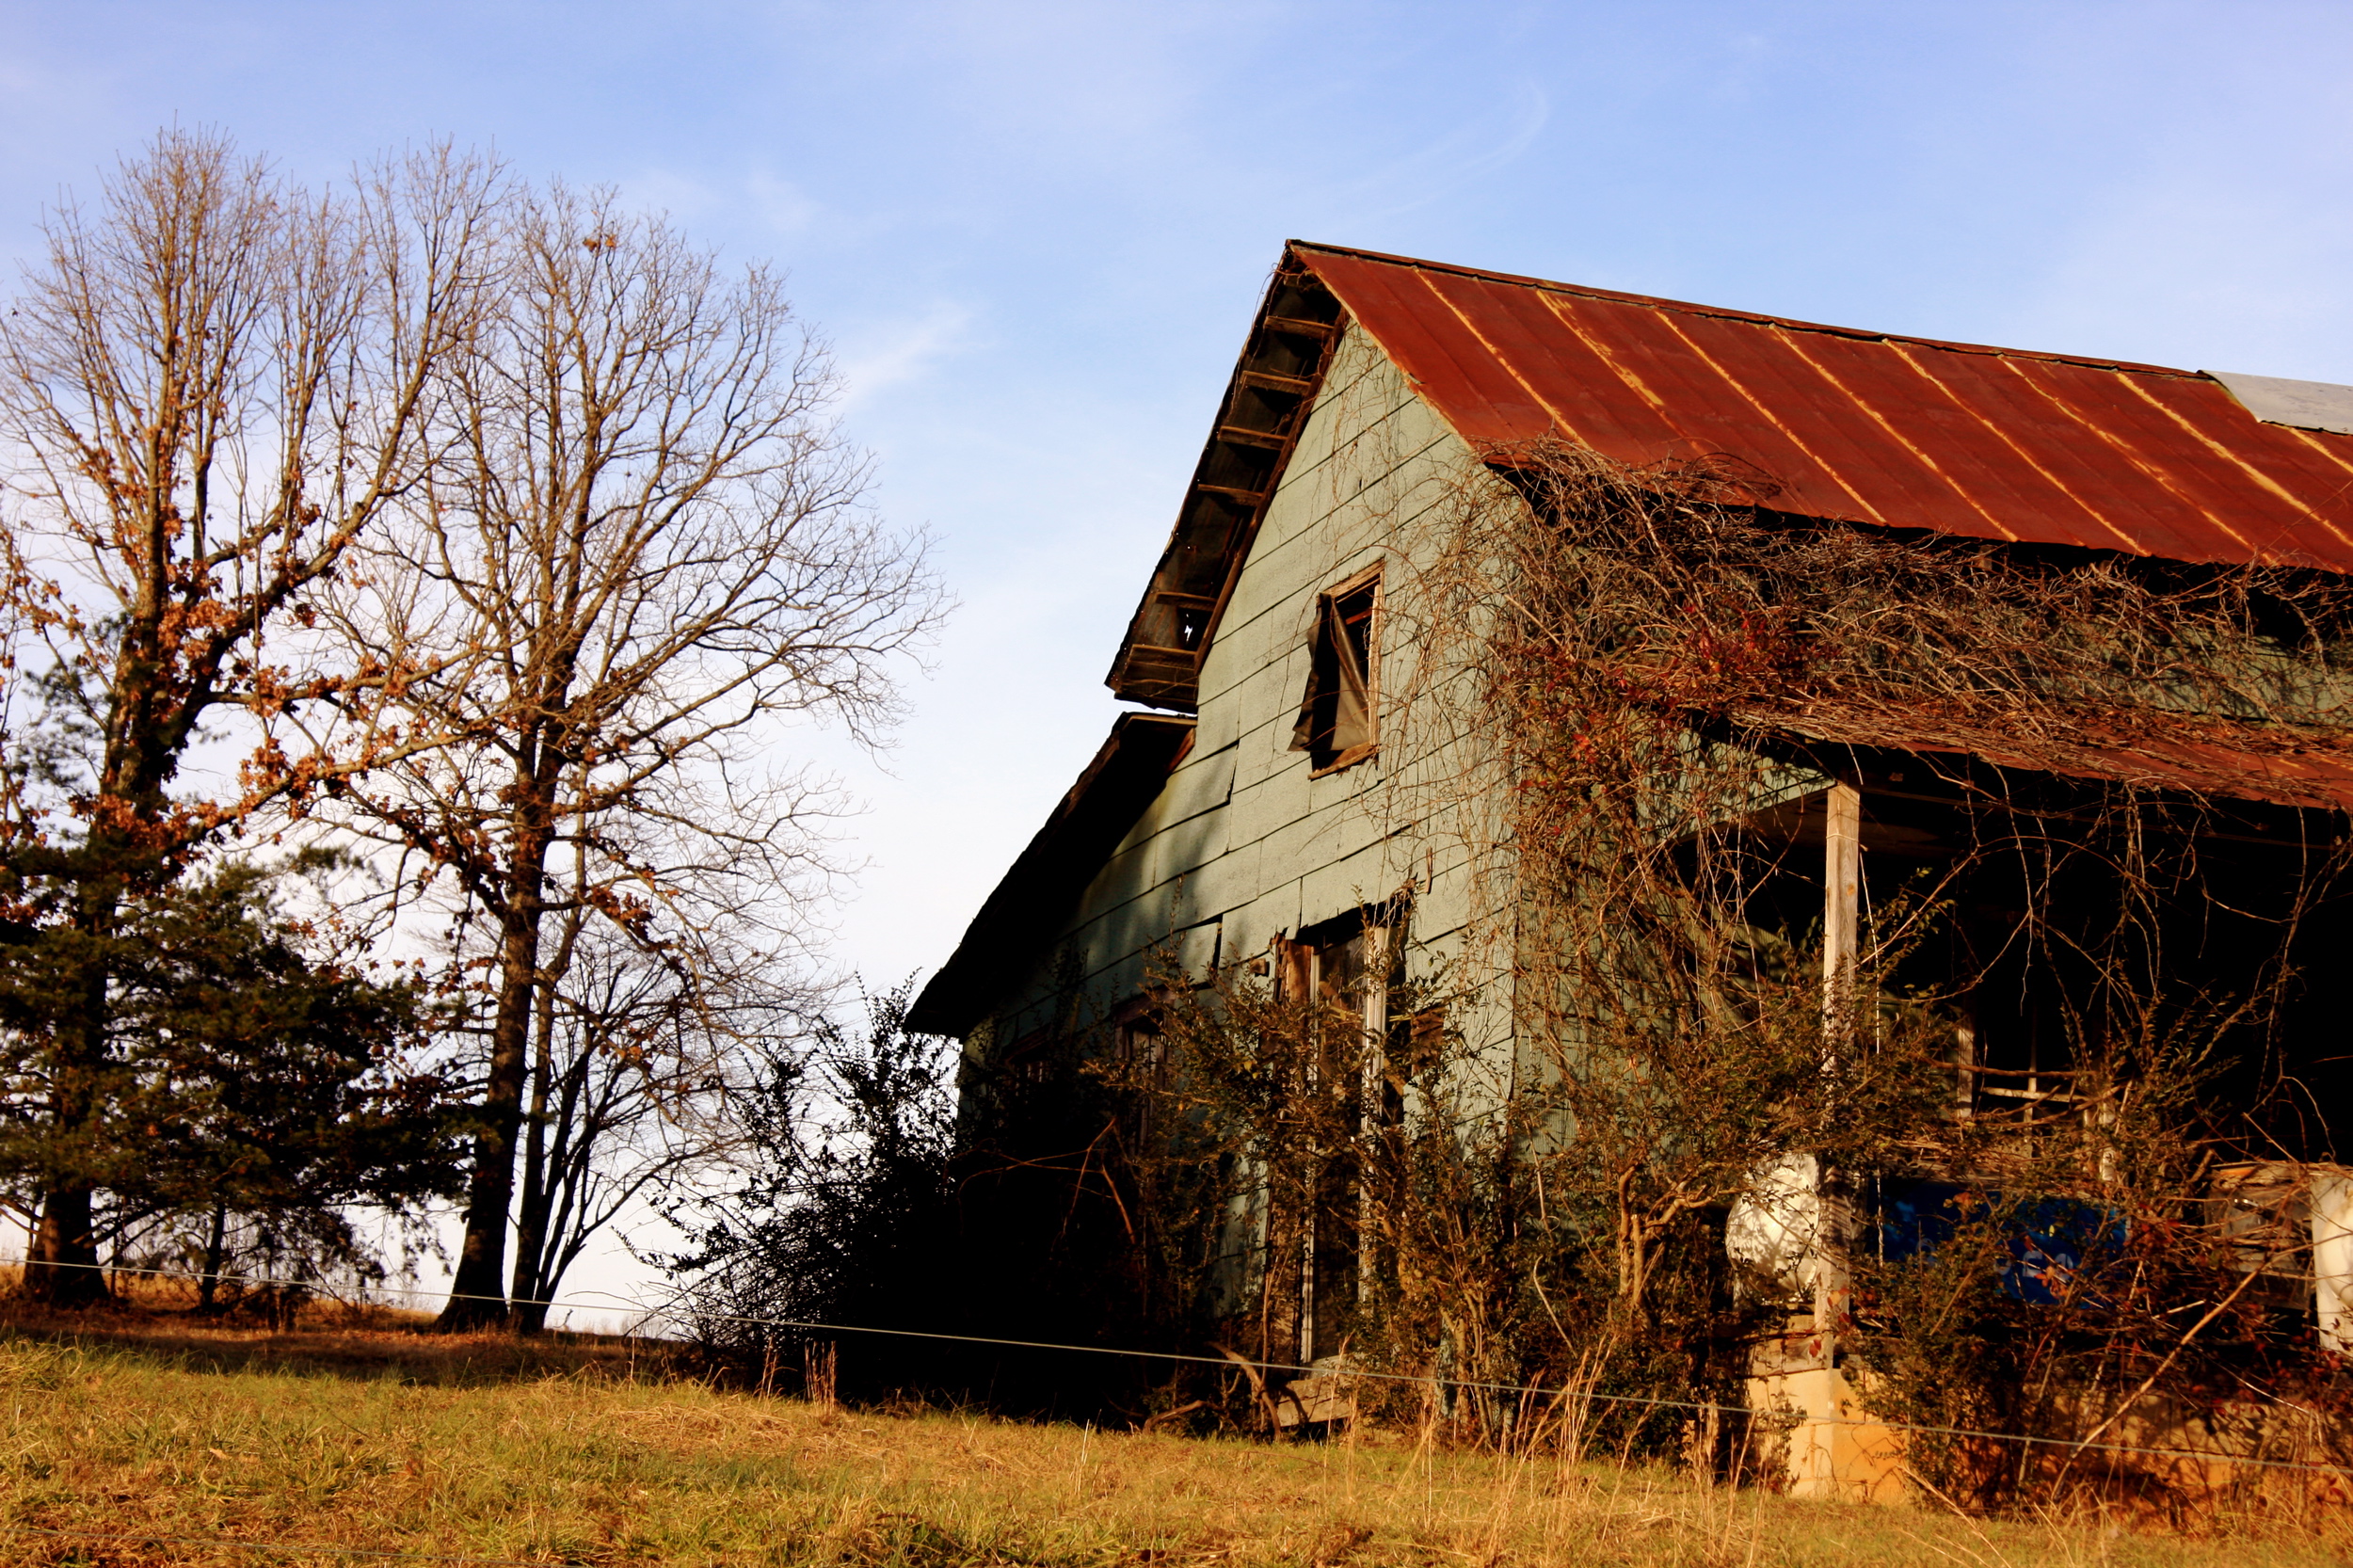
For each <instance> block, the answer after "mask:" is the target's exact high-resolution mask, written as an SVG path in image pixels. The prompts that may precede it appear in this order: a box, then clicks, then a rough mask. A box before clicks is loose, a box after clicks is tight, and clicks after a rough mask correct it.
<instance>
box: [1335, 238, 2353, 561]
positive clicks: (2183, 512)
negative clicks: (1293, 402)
mask: <svg viewBox="0 0 2353 1568" xmlns="http://www.w3.org/2000/svg"><path fill="white" fill-rule="evenodd" d="M1291 253H1292V255H1293V256H1295V257H1296V258H1297V259H1298V261H1299V262H1300V263H1302V264H1305V266H1306V267H1307V268H1308V269H1310V270H1311V271H1313V272H1314V274H1315V276H1316V277H1317V279H1318V280H1321V282H1322V283H1323V284H1324V286H1325V287H1327V288H1329V289H1330V290H1331V291H1332V292H1333V294H1335V295H1336V296H1338V298H1339V300H1340V303H1341V304H1342V305H1343V306H1344V307H1345V308H1346V309H1347V311H1348V312H1349V314H1350V315H1352V316H1353V317H1354V318H1355V320H1356V321H1357V323H1358V324H1359V325H1360V326H1362V327H1363V328H1365V329H1366V330H1367V331H1368V332H1369V333H1370V334H1371V335H1372V336H1373V337H1374V338H1375V339H1376V340H1378V341H1379V342H1380V344H1381V345H1382V346H1383V347H1384V348H1385V349H1386V350H1387V351H1388V354H1389V356H1390V358H1391V359H1393V360H1395V361H1396V362H1397V364H1398V366H1399V368H1401V370H1403V371H1404V372H1405V373H1406V375H1407V376H1410V377H1412V378H1413V380H1414V382H1415V385H1416V387H1417V390H1418V391H1419V392H1420V393H1421V395H1422V396H1423V397H1424V398H1426V399H1427V400H1428V401H1429V402H1430V404H1431V405H1432V406H1433V407H1434V408H1436V409H1437V410H1438V411H1439V412H1440V413H1442V414H1443V415H1445V417H1446V419H1447V420H1448V422H1449V424H1452V425H1453V426H1454V428H1455V430H1456V432H1457V433H1459V434H1460V435H1461V436H1463V438H1464V439H1465V440H1467V441H1469V442H1470V443H1471V444H1472V446H1473V447H1474V448H1488V447H1497V446H1506V445H1510V444H1513V443H1515V442H1520V441H1525V440H1529V439H1531V438H1535V437H1540V436H1546V435H1554V436H1561V437H1565V438H1566V439H1568V440H1573V441H1576V442H1578V443H1580V444H1582V445H1584V446H1588V447H1591V448H1592V449H1593V450H1594V451H1597V452H1600V453H1602V454H1603V455H1605V456H1610V457H1615V458H1618V459H1620V460H1622V461H1625V462H1632V463H1647V462H1654V461H1657V460H1659V459H1661V458H1673V457H1696V456H1712V455H1717V454H1726V455H1730V456H1735V457H1737V458H1739V459H1741V460H1742V461H1743V462H1744V463H1748V464H1753V465H1754V466H1755V467H1757V468H1759V469H1762V470H1763V471H1764V472H1766V473H1767V474H1769V476H1770V477H1771V478H1773V479H1774V480H1776V481H1778V482H1779V483H1780V485H1781V486H1782V487H1783V488H1782V491H1781V494H1780V495H1779V496H1777V497H1776V498H1775V499H1774V502H1773V504H1774V505H1775V506H1777V507H1780V508H1783V509H1785V510H1789V511H1793V512H1801V513H1805V514H1807V515H1809V516H1813V517H1820V518H1830V519H1836V520H1845V521H1854V522H1865V523H1878V524H1882V525H1885V526H1889V527H1897V528H1927V529H1933V530H1936V531H1938V532H1940V533H1946V534H1961V535H1966V536H1972V537H1977V538H1988V539H2006V540H2011V541H2023V542H2032V543H2038V544H2056V545H2078V546H2083V547H2086V548H2089V549H2094V550H2115V551H2122V552H2129V553H2131V554H2135V555H2156V556H2164V557H2168V558H2169V559H2173V560H2179V561H2206V562H2264V563H2275V564H2281V565H2293V566H2306V567H2319V568H2327V569H2329V570H2331V571H2347V572H2353V436H2345V435H2329V434H2323V433H2320V432H2317V431H2312V430H2301V429H2291V428H2287V427H2285V426H2282V425H2278V424H2265V423H2263V422H2261V421H2260V420H2258V419H2257V418H2256V417H2255V416H2254V415H2253V414H2251V413H2249V411H2248V410H2247V408H2245V407H2243V406H2242V405H2241V404H2240V403H2239V402H2238V400H2237V399H2235V398H2233V396H2232V395H2231V393H2230V392H2229V391H2228V390H2227V389H2225V388H2224V386H2223V385H2222V383H2221V382H2219V381H2218V380H2216V379H2215V378H2214V377H2212V376H2206V375H2204V374H2202V373H2201V372H2197V371H2186V370H2169V369H2167V368H2165V367H2163V366H2160V365H2142V364H2132V363H2127V362H2124V361H2121V360H2097V359H2086V358H2082V357H2079V356H2073V355H2064V354H2042V353H2032V352H2027V351H2025V350H2019V349H2009V348H1989V347H1985V346H1982V345H1979V344H1954V343H1939V342H1935V341H1932V340H1929V339H1926V338H1908V337H1899V336H1896V335H1893V334H1889V333H1882V332H1865V331H1856V330H1852V329H1849V328H1841V327H1822V326H1817V325H1815V324H1813V323H1810V322H1801V321H1785V320H1783V319H1780V318H1778V317H1775V316H1765V315H1754V314H1751V313H1749V312H1742V311H1725V310H1716V309H1712V308H1710V307H1707V306H1703V305H1688V304H1683V303H1680V302H1678V301H1675V300H1669V299H1651V298H1645V297H1643V296H1639V295H1627V294H1613V293H1609V292H1607V291H1604V290H1600V289H1588V288H1577V287H1573V286H1570V285H1568V284H1562V283H1548V282H1544V281H1542V280H1537V279H1533V278H1514V277H1507V276H1502V275H1499V274H1495V273H1485V272H1474V271H1471V270H1468V269H1466V268H1463V267H1454V266H1443V265H1439V264H1434V263H1430V262H1417V261H1409V260H1406V259H1404V258H1401V257H1395V256H1382V255H1375V254H1372V253H1369V252H1367V251H1360V250H1343V249H1338V248H1331V247H1325V246H1310V245H1295V246H1294V247H1293V248H1292V251H1291Z"/></svg>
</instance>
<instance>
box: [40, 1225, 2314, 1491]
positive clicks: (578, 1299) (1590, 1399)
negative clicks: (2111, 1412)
mask: <svg viewBox="0 0 2353 1568" xmlns="http://www.w3.org/2000/svg"><path fill="white" fill-rule="evenodd" d="M40 1267H42V1268H45V1269H94V1270H97V1271H98V1272H102V1273H116V1274H131V1275H136V1276H139V1277H143V1278H149V1279H170V1280H180V1281H183V1282H185V1283H188V1284H198V1283H201V1281H202V1280H203V1279H204V1278H205V1277H206V1276H205V1275H203V1274H200V1273H192V1272H186V1271H182V1270H172V1269H139V1268H131V1267H126V1266H117V1265H114V1264H107V1263H49V1262H44V1263H42V1264H41V1265H40ZM210 1277H211V1278H212V1279H213V1280H214V1281H215V1282H216V1283H217V1284H222V1285H232V1284H233V1285H248V1286H265V1287H270V1288H296V1289H303V1290H314V1291H322V1292H323V1293H324V1292H325V1288H324V1286H323V1285H322V1283H321V1282H320V1281H316V1280H288V1279H276V1278H272V1277H270V1276H268V1275H263V1274H225V1273H224V1274H215V1275H212V1276H210ZM376 1290H377V1291H378V1292H379V1293H381V1294H384V1295H390V1296H401V1297H410V1298H413V1297H418V1296H432V1297H436V1298H439V1299H440V1300H443V1301H473V1302H496V1303H499V1304H502V1305H505V1306H508V1307H517V1306H543V1307H546V1308H548V1309H549V1310H551V1311H552V1310H555V1309H557V1308H564V1309H567V1310H570V1311H583V1312H612V1311H618V1312H621V1313H623V1314H625V1315H626V1314H631V1313H633V1314H635V1315H636V1320H637V1323H638V1325H639V1326H640V1327H641V1328H642V1327H643V1326H645V1325H647V1324H649V1323H652V1322H655V1321H657V1320H660V1319H661V1318H662V1317H663V1316H664V1312H665V1311H666V1310H667V1308H664V1307H661V1306H647V1305H645V1304H642V1303H634V1302H630V1301H627V1300H625V1299H624V1298H622V1297H619V1296H614V1295H609V1294H607V1293H606V1292H603V1291H590V1292H588V1293H587V1295H586V1296H572V1297H565V1296H551V1297H548V1298H546V1299H544V1300H539V1299H532V1298H522V1299H512V1300H510V1299H509V1298H507V1297H504V1296H489V1295H472V1294H467V1295H458V1294H454V1293H451V1292H448V1291H441V1290H426V1289H423V1288H415V1289H402V1288H397V1287H376ZM597 1298H601V1303H600V1301H599V1300H598V1299H597ZM333 1299H335V1300H338V1301H341V1300H342V1298H340V1297H335V1298H333ZM369 1304H375V1303H369ZM698 1316H701V1317H703V1318H705V1319H707V1320H711V1321H714V1322H725V1323H742V1324H746V1325H750V1326H753V1327H760V1328H780V1329H789V1330H792V1331H793V1332H795V1333H801V1334H867V1335H877V1336H889V1337H894V1338H901V1339H927V1340H937V1341H945V1342H950V1343H955V1344H965V1345H994V1346H998V1347H1000V1348H1001V1349H1008V1350H1025V1351H1055V1352H1067V1353H1073V1354H1079V1355H1110V1356H1126V1357H1131V1358H1135V1359H1140V1360H1146V1361H1169V1362H1178V1363H1182V1364H1185V1365H1189V1366H1203V1367H1237V1368H1241V1367H1246V1368H1251V1369H1253V1370H1255V1371H1258V1372H1288V1373H1305V1374H1307V1375H1309V1376H1319V1375H1321V1376H1329V1377H1335V1378H1337V1379H1339V1380H1341V1381H1344V1382H1358V1383H1393V1384H1411V1385H1414V1386H1417V1387H1426V1388H1434V1389H1449V1388H1452V1389H1465V1390H1469V1391H1474V1392H1477V1393H1482V1394H1511V1395H1518V1396H1523V1397H1524V1396H1529V1395H1535V1396H1538V1397H1540V1398H1545V1399H1551V1400H1562V1401H1567V1402H1571V1403H1587V1404H1616V1405H1634V1406H1640V1407H1645V1408H1651V1409H1660V1410H1688V1411H1693V1412H1697V1413H1700V1414H1705V1413H1708V1412H1714V1413H1716V1414H1717V1415H1721V1416H1750V1415H1755V1414H1757V1412H1756V1411H1754V1410H1753V1409H1752V1408H1751V1407H1749V1406H1747V1405H1733V1404H1722V1403H1720V1402H1717V1401H1715V1400H1670V1399H1664V1398H1660V1397H1657V1396H1655V1395H1644V1394H1603V1393H1598V1392H1595V1391H1593V1390H1590V1389H1589V1390H1578V1389H1575V1388H1567V1387H1560V1388H1552V1387H1545V1386H1544V1385H1542V1384H1513V1383H1485V1382H1481V1381H1478V1380H1476V1379H1469V1378H1441V1377H1425V1376H1421V1375H1418V1374H1417V1373H1413V1372H1375V1371H1365V1370H1357V1369H1353V1368H1352V1369H1349V1370H1345V1371H1340V1372H1333V1371H1330V1370H1329V1369H1326V1370H1324V1371H1322V1372H1321V1373H1319V1371H1318V1369H1317V1368H1314V1367H1311V1366H1304V1365H1301V1364H1299V1363H1296V1362H1283V1361H1252V1360H1249V1359H1248V1358H1246V1357H1243V1356H1240V1355H1234V1354H1230V1353H1229V1354H1222V1355H1200V1354H1194V1353H1190V1352H1183V1351H1145V1350H1135V1349H1131V1348H1129V1347H1127V1346H1121V1345H1069V1344H1062V1343H1058V1342H1056V1341H1053V1340H1046V1339H1012V1338H1005V1337H1001V1336H995V1335H985V1334H947V1333H942V1332H939V1331H937V1330H933V1329H911V1328H883V1327H879V1326H876V1325H873V1324H870V1323H826V1322H819V1321H816V1320H809V1319H797V1318H760V1317H751V1316H744V1315H741V1314H736V1313H724V1312H712V1313H702V1314H698ZM2269 1408H2271V1409H2274V1410H2287V1409H2293V1408H2294V1407H2292V1406H2288V1405H2282V1404H2280V1403H2279V1402H2277V1401H2273V1402H2272V1403H2271V1404H2270V1406H2269ZM1805 1419H1806V1420H1807V1421H1809V1422H1815V1423H1819V1424H1821V1425H1824V1426H1844V1427H1863V1428H1877V1429H1879V1430H1881V1431H1884V1432H1920V1433H1922V1434H1924V1435H1928V1436H1938V1437H1965V1438H1974V1439H1978V1440H1981V1441H1985V1442H1992V1443H2015V1444H2019V1445H2022V1446H2026V1445H2040V1446H2043V1447H2049V1448H2067V1449H2071V1450H2073V1452H2076V1453H2085V1454H2116V1455H2123V1454H2140V1455H2145V1456H2147V1457H2150V1458H2153V1459H2178V1460H2198V1461H2214V1462H2217V1463H2220V1464H2248V1465H2255V1466H2259V1467H2262V1468H2265V1469H2272V1470H2296V1471H2302V1472H2306V1473H2309V1474H2313V1475H2325V1476H2332V1477H2335V1478H2337V1479H2338V1480H2345V1481H2346V1482H2348V1484H2353V1472H2348V1470H2347V1469H2346V1467H2345V1466H2344V1465H2342V1464H2313V1463H2312V1462H2310V1461H2306V1460H2293V1459H2265V1458H2263V1457H2261V1456H2259V1455H2253V1454H2233V1453H2223V1452H2219V1451H2217V1450H2215V1449H2210V1448H2154V1447H2150V1446H2146V1445H2141V1444H2132V1443H2083V1442H2079V1441H2077V1440H2075V1439H2073V1438H2066V1437H2036V1436H2032V1435H2030V1434H2027V1433H2024V1432H1982V1431H1978V1430H1976V1429H1974V1428H1970V1427H1948V1426H1936V1425H1932V1424H1929V1423H1926V1422H1918V1421H1891V1420H1880V1419H1877V1418H1872V1419H1867V1420H1857V1419H1854V1418H1852V1417H1849V1416H1806V1417H1805Z"/></svg>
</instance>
